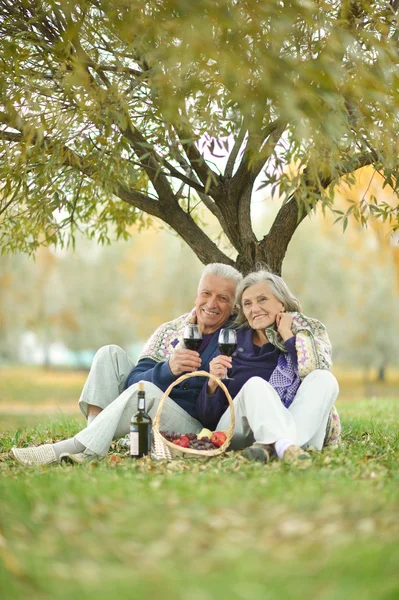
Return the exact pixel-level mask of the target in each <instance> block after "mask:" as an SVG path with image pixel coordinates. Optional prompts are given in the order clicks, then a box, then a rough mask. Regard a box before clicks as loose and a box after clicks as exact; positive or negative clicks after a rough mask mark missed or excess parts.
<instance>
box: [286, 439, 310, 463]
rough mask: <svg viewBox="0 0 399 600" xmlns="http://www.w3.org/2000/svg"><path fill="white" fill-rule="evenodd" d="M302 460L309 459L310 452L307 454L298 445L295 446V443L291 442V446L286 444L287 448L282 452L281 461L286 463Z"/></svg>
mask: <svg viewBox="0 0 399 600" xmlns="http://www.w3.org/2000/svg"><path fill="white" fill-rule="evenodd" d="M302 460H304V461H307V460H311V456H310V454H308V453H307V452H305V450H303V449H302V448H301V447H300V446H296V445H295V444H292V446H288V448H287V450H286V451H285V452H284V456H283V461H284V462H286V463H288V464H292V463H295V462H297V461H302Z"/></svg>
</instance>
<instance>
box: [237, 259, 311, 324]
mask: <svg viewBox="0 0 399 600" xmlns="http://www.w3.org/2000/svg"><path fill="white" fill-rule="evenodd" d="M263 281H264V282H265V283H267V285H268V286H269V288H270V291H271V293H272V294H273V296H275V297H276V298H277V300H278V301H279V302H281V303H282V304H283V305H284V308H285V310H287V311H292V312H295V311H297V312H301V305H300V304H299V300H298V299H297V298H295V296H294V294H293V293H292V292H291V291H290V289H289V287H288V285H287V284H286V283H285V281H284V279H282V278H281V277H279V276H278V275H275V274H274V273H270V272H269V271H265V270H261V271H255V272H254V273H249V275H247V276H246V277H244V279H243V280H242V281H241V283H240V284H239V286H238V288H237V292H236V303H237V304H238V308H239V310H238V315H237V318H236V320H235V322H234V325H235V326H237V327H243V326H244V327H245V325H247V326H248V322H247V319H246V317H245V315H244V312H243V310H242V295H243V293H244V292H245V290H247V289H248V288H249V287H251V285H255V284H256V283H262V282H263Z"/></svg>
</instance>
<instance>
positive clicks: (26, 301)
mask: <svg viewBox="0 0 399 600" xmlns="http://www.w3.org/2000/svg"><path fill="white" fill-rule="evenodd" d="M371 173H372V172H371V171H368V170H367V168H366V169H363V170H362V172H361V173H359V175H358V179H357V185H356V186H355V187H352V188H351V190H348V189H341V190H340V193H339V194H340V195H339V199H338V204H337V205H336V208H338V209H339V206H340V204H341V205H342V207H343V208H345V210H346V209H347V203H348V202H351V201H352V200H353V201H355V202H356V201H358V200H359V199H360V198H362V196H363V195H364V194H366V193H367V194H374V195H376V196H379V197H381V195H383V196H386V199H387V200H388V201H389V193H388V192H387V191H386V190H385V189H383V188H382V186H381V184H380V182H379V181H378V179H377V178H376V177H374V176H373V175H372V174H371ZM280 205H281V202H280V201H278V200H276V199H275V200H271V198H269V197H267V196H266V195H265V191H264V190H262V191H259V192H258V193H257V194H256V197H255V200H254V203H253V221H254V224H255V232H256V231H257V230H258V232H259V235H260V232H261V231H265V230H267V229H268V227H267V226H268V225H269V224H271V223H272V221H273V218H274V216H275V213H276V211H277V210H278V208H279V207H280ZM345 205H346V206H345ZM335 218H336V215H331V214H325V215H323V214H322V212H321V211H319V212H316V213H312V214H311V215H310V216H309V217H308V218H307V219H305V221H304V222H303V223H302V224H301V225H300V227H299V229H298V230H297V232H296V234H295V236H294V238H293V240H292V242H291V244H290V246H289V250H288V253H287V256H286V258H285V262H284V266H283V277H284V278H285V280H286V281H287V283H288V285H289V286H290V288H291V289H292V291H293V292H294V293H295V294H296V295H297V296H298V298H299V299H300V301H301V303H302V308H303V312H304V313H305V314H308V315H310V316H313V317H316V318H318V319H320V320H321V321H322V322H324V323H325V324H326V326H327V328H328V331H329V334H330V337H331V340H332V343H333V348H334V354H333V357H334V366H335V371H336V373H337V374H338V376H339V379H340V383H341V390H342V394H343V395H345V394H346V395H348V394H353V393H355V391H356V393H357V392H358V393H359V394H360V395H361V394H363V395H364V394H365V395H366V396H370V395H371V396H373V395H379V394H384V395H390V394H391V393H392V395H393V394H394V393H395V391H396V393H397V389H398V381H399V376H398V374H397V370H398V363H399V340H398V335H397V331H398V326H399V246H398V235H397V234H396V235H395V234H392V232H391V229H390V226H389V225H388V224H386V223H383V222H382V221H381V220H379V221H369V223H368V227H367V228H362V227H361V226H360V225H359V224H358V223H357V222H355V221H353V222H351V221H350V222H349V224H348V227H347V229H346V231H345V232H343V228H342V223H341V224H340V223H337V224H335V225H333V222H334V220H335ZM204 227H210V228H212V227H213V224H212V223H210V222H208V223H205V224H204ZM215 233H216V234H217V232H215ZM221 243H222V241H221ZM202 268H203V265H202V264H201V263H200V262H199V260H198V259H197V258H196V256H195V255H194V254H193V253H192V252H191V250H190V249H189V248H188V247H186V246H185V245H184V244H183V242H181V240H180V239H179V238H178V237H177V236H176V235H175V234H173V233H172V232H170V231H168V230H166V229H165V227H164V225H162V224H161V223H160V222H156V221H155V220H154V221H153V222H152V226H151V227H149V228H147V229H145V230H141V231H139V230H138V229H137V228H136V229H135V228H133V229H132V230H131V239H130V240H128V241H117V242H114V243H112V245H110V246H100V245H96V243H95V241H93V240H87V239H86V238H85V237H83V236H81V237H79V236H78V237H77V238H76V248H75V250H74V251H73V250H72V249H70V250H58V249H52V248H44V247H43V248H41V249H39V251H38V252H37V254H36V256H35V257H28V256H26V255H22V254H16V255H13V256H1V257H0V290H1V294H0V365H1V367H2V370H3V373H4V372H5V371H4V369H5V368H7V367H12V366H18V365H25V366H26V367H28V366H29V367H32V366H37V367H39V366H40V367H44V368H46V369H57V370H60V369H62V370H74V369H77V370H83V371H84V370H87V369H88V368H89V367H90V364H91V360H92V358H93V356H94V353H95V351H96V350H97V349H98V348H99V347H100V346H102V345H104V344H110V343H115V344H119V345H121V346H122V347H123V348H125V349H126V350H127V351H128V352H129V354H130V355H131V357H132V359H133V360H135V359H136V358H137V356H138V354H139V352H140V349H141V347H142V345H143V343H144V341H145V340H146V338H147V337H148V336H149V335H150V334H151V333H152V332H153V331H154V329H155V328H156V327H157V326H158V325H159V324H160V323H162V322H164V321H167V320H170V319H173V318H175V317H176V316H178V315H180V314H182V313H184V312H186V311H188V310H190V308H192V306H193V302H194V297H195V292H196V286H197V283H198V279H199V275H200V273H201V270H202ZM22 372H23V371H22ZM0 391H1V388H0Z"/></svg>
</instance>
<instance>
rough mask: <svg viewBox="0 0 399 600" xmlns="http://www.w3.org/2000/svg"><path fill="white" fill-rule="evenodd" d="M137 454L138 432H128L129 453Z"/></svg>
mask: <svg viewBox="0 0 399 600" xmlns="http://www.w3.org/2000/svg"><path fill="white" fill-rule="evenodd" d="M138 454H139V432H138V431H131V432H130V455H131V456H138Z"/></svg>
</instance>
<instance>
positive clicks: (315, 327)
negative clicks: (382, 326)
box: [197, 271, 340, 462]
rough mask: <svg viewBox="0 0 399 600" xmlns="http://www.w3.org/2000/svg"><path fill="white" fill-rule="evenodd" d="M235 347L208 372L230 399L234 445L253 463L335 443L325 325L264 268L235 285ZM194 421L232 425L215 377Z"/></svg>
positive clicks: (337, 426) (333, 382)
mask: <svg viewBox="0 0 399 600" xmlns="http://www.w3.org/2000/svg"><path fill="white" fill-rule="evenodd" d="M237 304H238V306H239V314H238V317H237V320H236V322H235V324H236V326H237V327H238V331H237V351H236V353H235V354H234V355H233V358H231V357H228V356H222V355H219V356H216V357H215V358H214V359H213V360H212V361H211V362H210V373H212V374H213V375H216V376H217V377H220V378H223V377H224V375H225V374H226V369H229V376H230V377H231V379H229V380H226V382H225V383H226V385H227V388H228V390H229V392H230V394H231V396H232V397H233V398H234V411H235V416H236V425H235V430H234V435H233V438H232V443H231V447H232V448H233V449H240V448H245V450H244V453H243V454H244V456H246V457H247V458H249V459H250V460H258V461H261V462H267V461H268V460H269V458H270V456H271V455H273V454H277V456H278V457H279V458H280V459H284V460H286V461H288V462H292V461H294V460H297V459H304V458H310V457H309V454H308V453H306V452H305V451H304V449H305V448H306V447H307V446H313V447H315V448H317V449H321V448H322V447H323V446H325V445H330V444H336V443H338V440H339V437H340V422H339V417H338V414H337V412H336V410H335V408H334V402H335V400H336V398H337V395H338V384H337V381H336V379H335V377H334V376H333V375H332V373H331V372H330V371H329V369H330V368H331V345H330V342H329V339H328V336H327V333H326V330H325V327H324V325H322V323H320V322H319V321H316V320H315V319H310V318H308V317H305V315H303V314H301V313H300V310H301V309H300V304H299V302H298V300H297V299H296V298H295V296H294V295H293V294H292V293H291V292H290V290H289V289H288V287H287V285H286V283H285V282H284V281H283V279H282V278H281V277H279V276H277V275H274V274H272V273H269V272H268V271H258V272H255V273H250V274H249V275H247V276H246V277H245V278H244V279H243V281H242V282H241V284H239V286H238V288H237ZM197 410H198V414H199V419H200V420H201V422H202V423H203V424H204V425H205V426H206V427H208V428H209V429H216V430H223V429H227V428H228V427H229V424H230V410H229V408H228V402H227V399H226V397H225V394H224V392H223V391H222V390H221V388H219V387H217V384H216V383H214V382H213V381H212V380H209V382H206V383H205V384H204V387H203V388H202V391H201V393H200V395H199V396H198V399H197Z"/></svg>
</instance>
